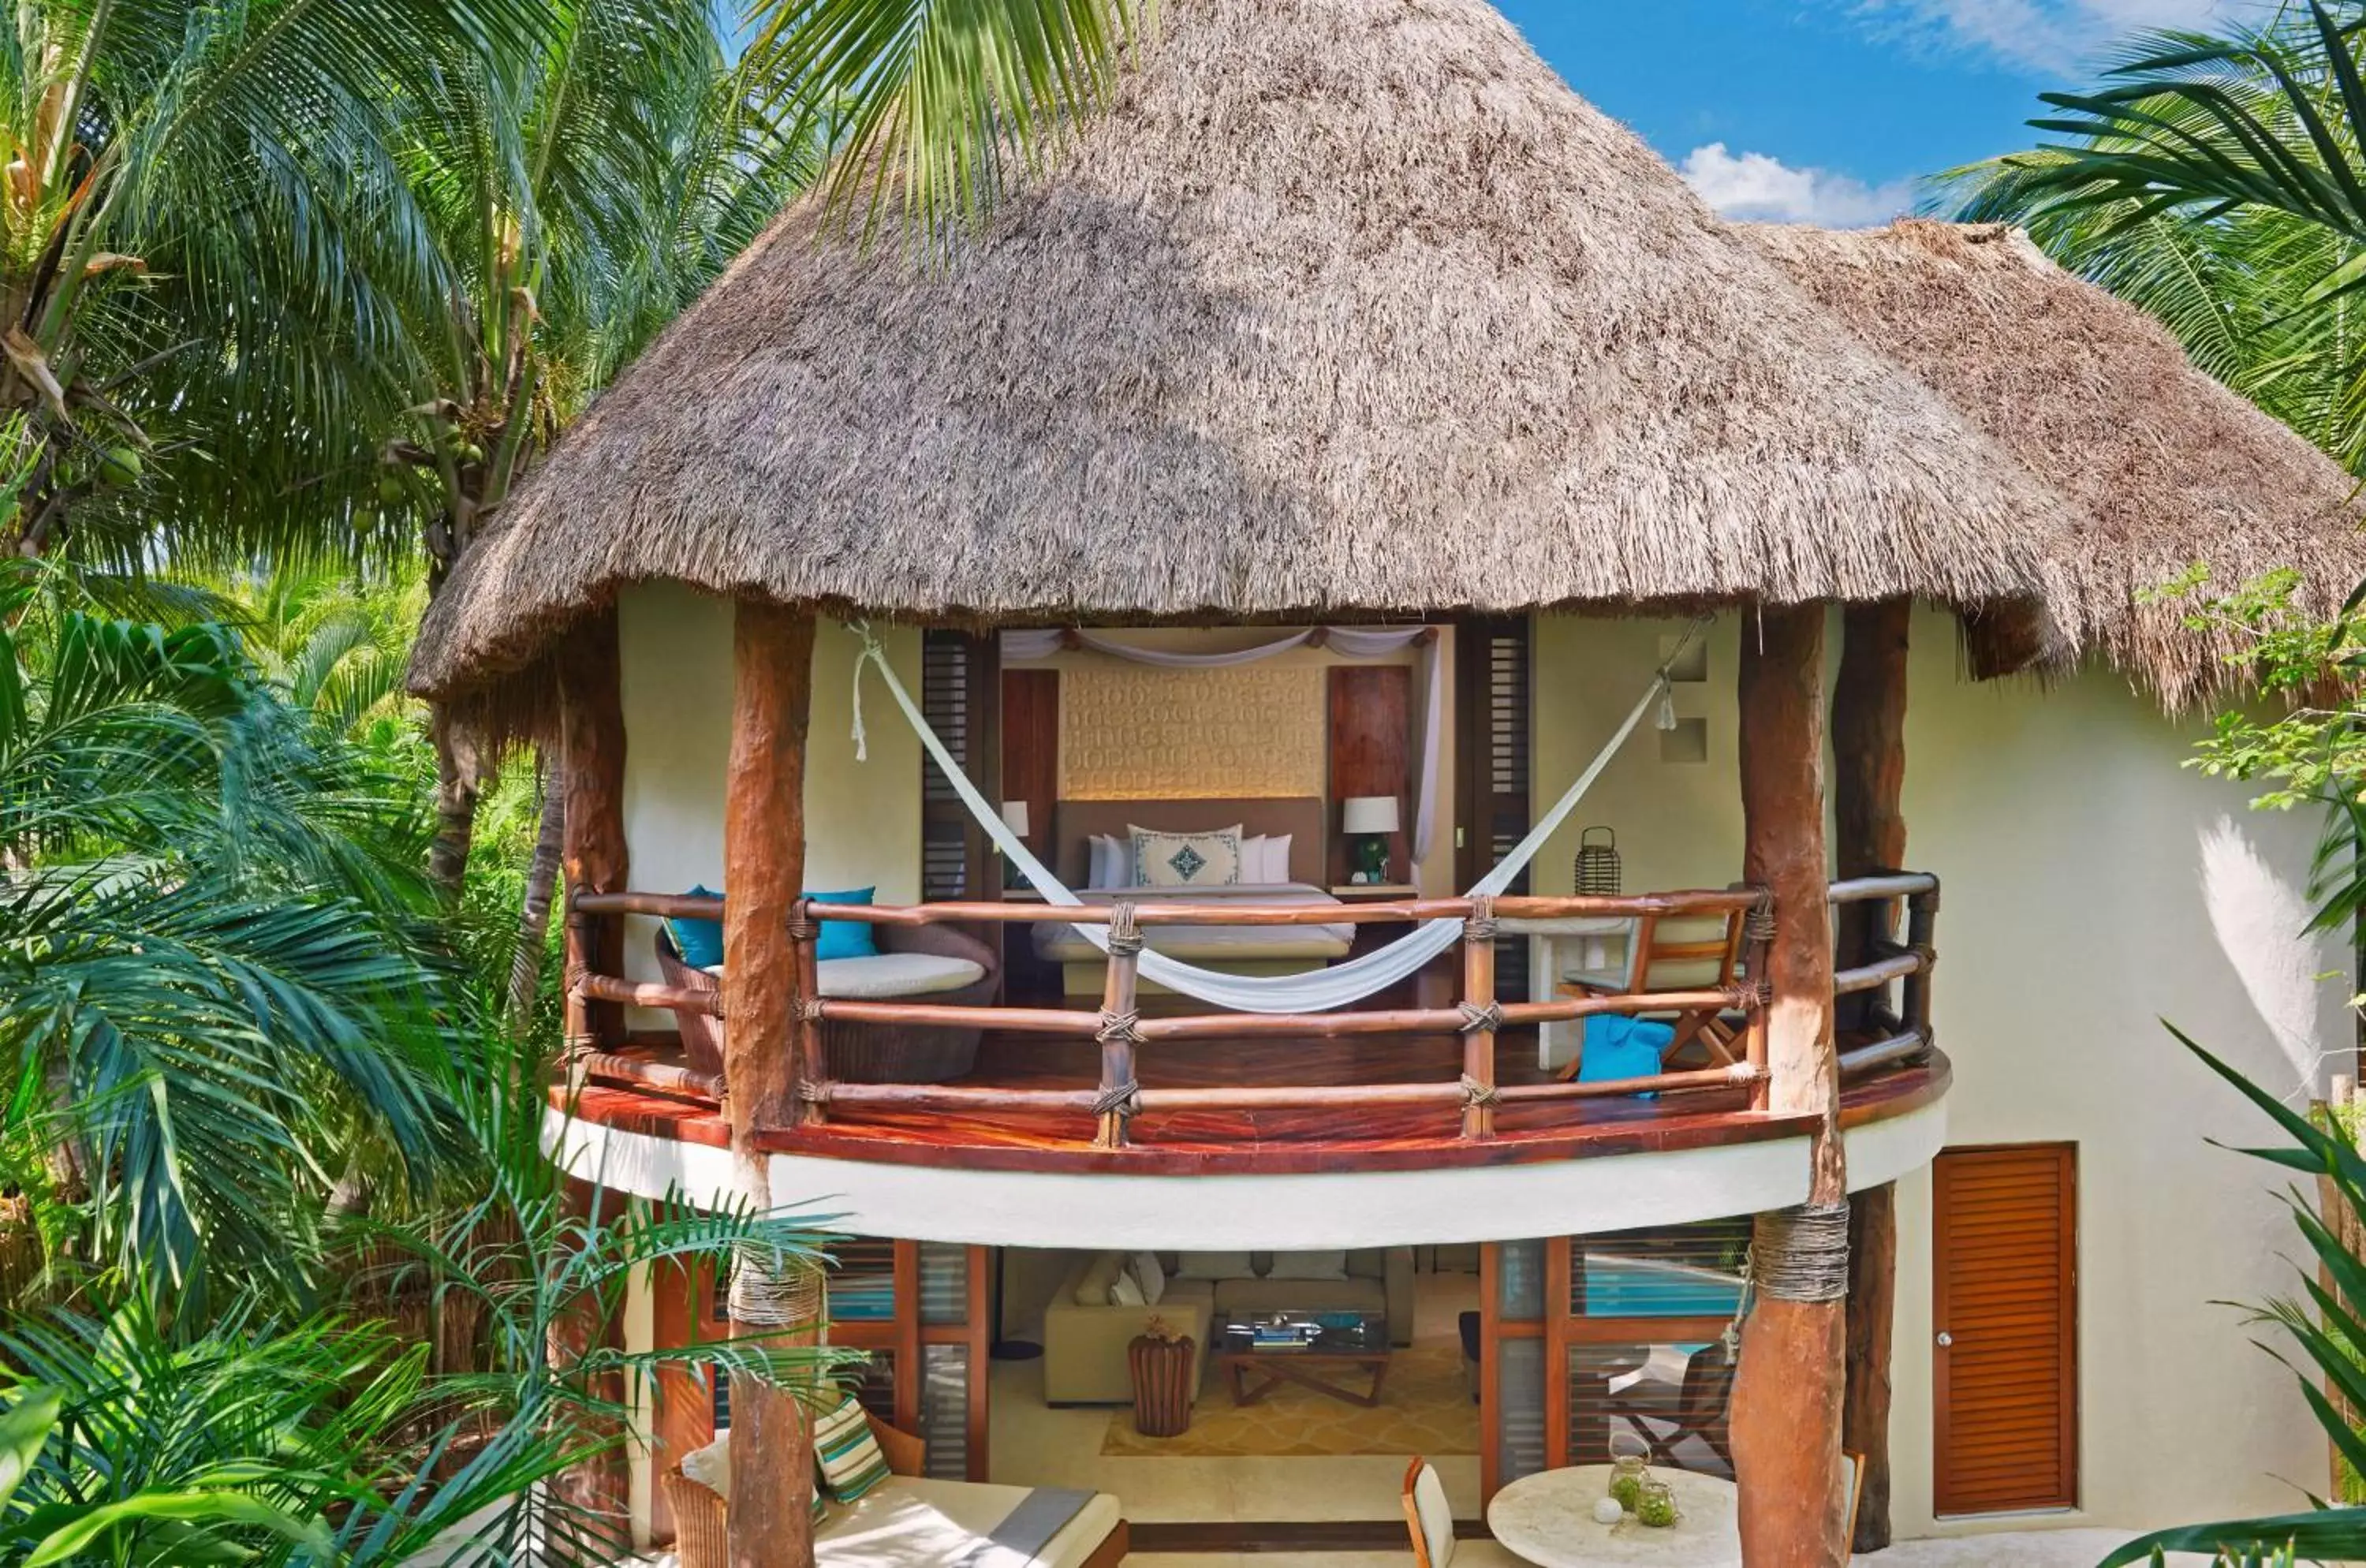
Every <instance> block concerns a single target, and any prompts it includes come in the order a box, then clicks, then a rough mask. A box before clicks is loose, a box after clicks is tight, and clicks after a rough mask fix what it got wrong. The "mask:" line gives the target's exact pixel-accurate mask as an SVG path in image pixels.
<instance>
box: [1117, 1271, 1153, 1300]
mask: <svg viewBox="0 0 2366 1568" xmlns="http://www.w3.org/2000/svg"><path fill="white" fill-rule="evenodd" d="M1109 1304H1110V1305H1111V1306H1113V1307H1138V1306H1148V1305H1149V1304H1150V1298H1149V1297H1148V1296H1146V1295H1144V1294H1143V1293H1142V1281H1141V1280H1137V1279H1135V1278H1134V1277H1133V1270H1132V1269H1131V1268H1125V1269H1119V1270H1118V1271H1117V1278H1116V1279H1114V1280H1110V1299H1109Z"/></svg>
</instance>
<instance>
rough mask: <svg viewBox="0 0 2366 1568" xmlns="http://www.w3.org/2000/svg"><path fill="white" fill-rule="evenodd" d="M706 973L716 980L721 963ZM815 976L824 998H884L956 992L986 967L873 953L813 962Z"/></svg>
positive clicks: (934, 957)
mask: <svg viewBox="0 0 2366 1568" xmlns="http://www.w3.org/2000/svg"><path fill="white" fill-rule="evenodd" d="M706 972H707V973H708V974H710V975H713V976H715V977H717V978H718V979H719V978H721V977H722V975H723V965H721V964H714V965H712V966H710V967H709V968H708V969H707V971H706ZM814 976H815V978H816V979H817V980H819V981H820V982H821V994H822V995H823V996H825V997H842V998H845V999H846V1000H848V1001H884V1000H886V999H888V998H894V997H932V996H935V995H936V994H937V993H938V992H940V991H958V990H960V989H961V988H962V987H964V986H974V985H975V984H976V983H977V982H978V981H980V980H982V979H984V978H985V977H986V968H985V965H983V964H979V963H977V962H976V961H975V960H974V959H968V958H950V957H947V956H945V955H944V954H942V953H872V954H869V955H868V956H866V957H862V958H825V959H823V960H822V961H821V962H820V963H818V964H815V965H814Z"/></svg>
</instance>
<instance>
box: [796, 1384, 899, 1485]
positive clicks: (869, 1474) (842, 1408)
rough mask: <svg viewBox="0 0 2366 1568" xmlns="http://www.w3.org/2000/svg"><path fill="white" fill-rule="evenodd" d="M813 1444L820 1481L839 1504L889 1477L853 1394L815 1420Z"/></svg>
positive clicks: (875, 1440) (882, 1458)
mask: <svg viewBox="0 0 2366 1568" xmlns="http://www.w3.org/2000/svg"><path fill="white" fill-rule="evenodd" d="M813 1445H814V1464H815V1466H816V1467H817V1469H819V1470H820V1472H821V1480H822V1484H823V1485H824V1486H826V1487H828V1489H829V1495H831V1496H833V1497H835V1498H837V1499H838V1500H839V1502H841V1503H851V1502H853V1501H854V1500H855V1499H856V1498H857V1497H860V1496H862V1495H863V1494H864V1493H866V1492H868V1491H870V1490H871V1489H872V1488H873V1487H874V1486H876V1485H878V1484H879V1483H881V1482H883V1481H884V1480H886V1479H887V1477H888V1474H889V1472H888V1469H887V1456H886V1454H885V1453H884V1452H882V1451H881V1450H880V1447H879V1439H878V1438H874V1437H873V1436H872V1435H871V1419H870V1417H868V1416H865V1415H863V1414H862V1405H861V1404H857V1403H856V1402H855V1399H854V1396H853V1395H852V1394H848V1395H847V1396H846V1398H845V1400H844V1401H843V1402H842V1403H841V1404H839V1407H838V1408H837V1409H835V1410H833V1411H831V1412H830V1413H829V1414H828V1415H827V1416H821V1417H820V1418H819V1419H817V1420H816V1421H815V1422H814V1428H813Z"/></svg>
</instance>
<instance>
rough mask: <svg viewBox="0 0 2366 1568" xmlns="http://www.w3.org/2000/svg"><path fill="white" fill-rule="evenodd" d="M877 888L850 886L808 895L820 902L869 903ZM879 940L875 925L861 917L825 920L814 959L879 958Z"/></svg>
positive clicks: (818, 961)
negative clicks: (874, 932) (876, 938)
mask: <svg viewBox="0 0 2366 1568" xmlns="http://www.w3.org/2000/svg"><path fill="white" fill-rule="evenodd" d="M878 891H879V889H878V888H876V887H850V888H847V889H846V890H845V891H844V892H842V893H808V894H806V898H807V899H808V900H810V901H811V902H813V903H816V904H868V903H871V902H873V897H874V896H875V895H876V894H877V893H878ZM878 956H879V943H878V942H877V941H876V940H875V939H874V938H873V936H872V934H871V928H870V927H869V926H867V925H865V924H863V923H862V921H860V920H824V921H823V922H822V923H821V937H820V939H819V941H818V942H817V944H816V945H815V948H814V961H815V962H816V963H822V962H826V961H828V960H829V959H832V958H876V957H878Z"/></svg>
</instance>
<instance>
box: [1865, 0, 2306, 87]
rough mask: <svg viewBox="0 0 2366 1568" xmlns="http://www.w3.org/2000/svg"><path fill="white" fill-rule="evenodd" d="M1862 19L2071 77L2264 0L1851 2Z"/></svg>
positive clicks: (2254, 9) (2259, 5)
mask: <svg viewBox="0 0 2366 1568" xmlns="http://www.w3.org/2000/svg"><path fill="white" fill-rule="evenodd" d="M1846 3H1848V4H1850V5H1851V6H1853V9H1855V10H1856V11H1857V12H1858V13H1859V14H1861V15H1864V16H1866V17H1876V18H1882V19H1885V20H1887V22H1889V23H1891V24H1894V25H1895V24H1902V25H1903V26H1904V27H1905V28H1906V29H1907V30H1908V31H1910V33H1914V34H1921V35H1926V36H1929V37H1930V38H1932V39H1933V40H1934V41H1944V42H1947V43H1952V44H1955V45H1960V46H1967V47H1970V48H1973V49H1977V50H1980V51H1985V52H1987V53H1989V54H1993V55H1996V56H1997V57H1999V58H2000V59H2002V60H2006V61H2009V62H2012V63H2013V64H2016V65H2023V66H2034V67H2035V68H2037V69H2039V70H2042V71H2052V72H2058V73H2064V74H2068V75H2079V74H2084V73H2087V72H2088V71H2090V70H2091V69H2092V68H2093V66H2094V64H2095V62H2096V59H2097V56H2098V55H2099V53H2100V52H2101V51H2103V50H2104V49H2105V48H2106V47H2107V46H2108V45H2110V44H2111V43H2113V41H2115V40H2117V39H2124V38H2125V37H2126V36H2127V35H2128V34H2130V33H2134V32H2140V31H2143V30H2145V29H2146V28H2210V27H2213V26H2214V25H2217V24H2221V23H2224V22H2226V21H2229V20H2232V19H2235V18H2236V17H2241V16H2243V15H2245V14H2246V13H2257V12H2259V11H2260V10H2261V8H2262V6H2263V3H2264V0H1846Z"/></svg>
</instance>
